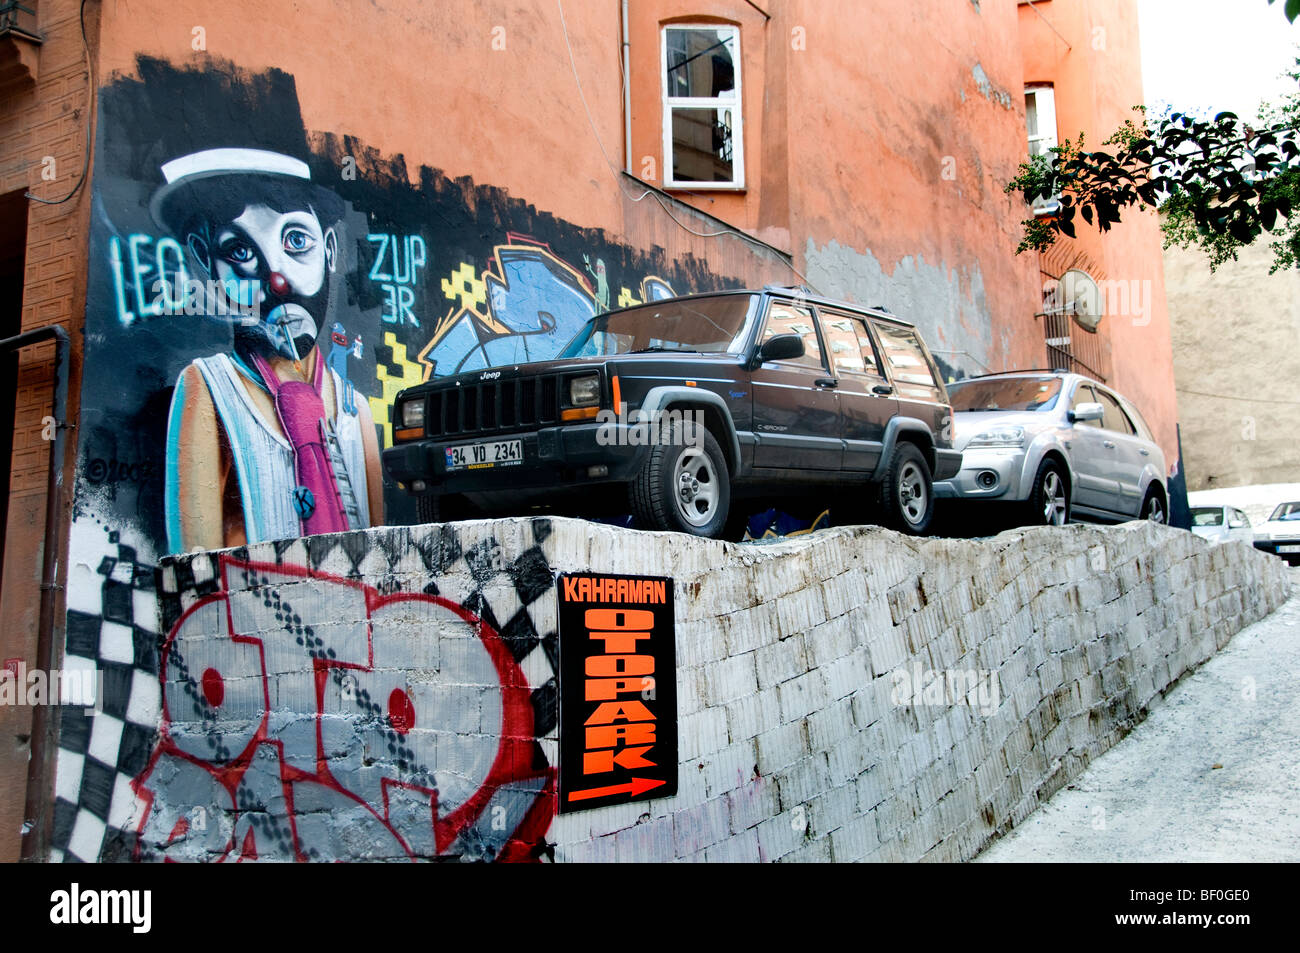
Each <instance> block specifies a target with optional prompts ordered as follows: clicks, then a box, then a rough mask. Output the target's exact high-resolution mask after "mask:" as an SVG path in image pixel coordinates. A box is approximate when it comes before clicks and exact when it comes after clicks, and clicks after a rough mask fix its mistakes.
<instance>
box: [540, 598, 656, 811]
mask: <svg viewBox="0 0 1300 953" xmlns="http://www.w3.org/2000/svg"><path fill="white" fill-rule="evenodd" d="M558 585H559V590H560V592H559V598H560V812H561V813H564V812H566V811H581V810H586V809H588V808H593V807H603V806H605V805H606V804H622V803H624V802H625V801H633V800H637V801H644V800H649V799H650V798H656V797H667V796H668V795H671V794H676V793H677V671H676V652H675V648H676V645H675V642H674V638H675V636H674V633H673V581H672V580H671V579H663V578H658V577H651V576H607V575H598V574H595V573H573V574H571V575H563V576H560V578H559V582H558Z"/></svg>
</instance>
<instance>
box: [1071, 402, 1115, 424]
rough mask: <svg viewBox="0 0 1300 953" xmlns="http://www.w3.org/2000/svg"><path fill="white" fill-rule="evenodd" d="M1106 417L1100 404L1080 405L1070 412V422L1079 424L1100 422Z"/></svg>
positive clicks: (1104, 410) (1104, 409)
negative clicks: (1081, 422) (1085, 421)
mask: <svg viewBox="0 0 1300 953" xmlns="http://www.w3.org/2000/svg"><path fill="white" fill-rule="evenodd" d="M1105 416H1106V408H1105V407H1103V406H1101V404H1080V405H1079V406H1078V407H1075V408H1074V409H1073V410H1072V411H1070V420H1071V421H1072V422H1074V423H1079V422H1080V421H1084V420H1101V418H1102V417H1105Z"/></svg>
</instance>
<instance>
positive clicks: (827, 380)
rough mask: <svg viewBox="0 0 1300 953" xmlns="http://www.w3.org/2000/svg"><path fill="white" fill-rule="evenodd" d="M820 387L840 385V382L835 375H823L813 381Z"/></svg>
mask: <svg viewBox="0 0 1300 953" xmlns="http://www.w3.org/2000/svg"><path fill="white" fill-rule="evenodd" d="M813 383H814V384H816V385H817V386H818V387H839V386H840V382H839V381H837V380H836V379H835V378H833V377H822V378H818V379H817V380H815V381H813Z"/></svg>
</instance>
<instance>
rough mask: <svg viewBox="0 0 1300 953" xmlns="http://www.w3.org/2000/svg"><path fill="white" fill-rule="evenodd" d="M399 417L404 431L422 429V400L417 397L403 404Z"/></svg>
mask: <svg viewBox="0 0 1300 953" xmlns="http://www.w3.org/2000/svg"><path fill="white" fill-rule="evenodd" d="M399 416H400V419H401V421H402V428H403V429H405V430H412V429H414V428H416V427H421V428H422V427H424V398H423V397H417V398H416V399H415V400H408V401H405V402H403V404H402V412H401V414H400V415H399Z"/></svg>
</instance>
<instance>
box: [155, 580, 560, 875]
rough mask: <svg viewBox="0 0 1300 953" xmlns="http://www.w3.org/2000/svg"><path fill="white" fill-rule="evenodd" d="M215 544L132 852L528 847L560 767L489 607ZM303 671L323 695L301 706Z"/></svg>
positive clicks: (179, 632) (491, 854) (532, 846)
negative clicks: (539, 747) (217, 577)
mask: <svg viewBox="0 0 1300 953" xmlns="http://www.w3.org/2000/svg"><path fill="white" fill-rule="evenodd" d="M218 558H219V560H220V574H221V581H222V588H221V591H219V592H217V593H215V594H212V595H209V596H206V597H204V598H202V599H200V600H199V601H198V602H196V603H195V604H194V605H192V606H190V607H189V608H188V609H187V610H186V611H185V612H184V613H183V614H182V616H181V617H180V618H179V619H178V620H177V622H176V624H175V625H174V626H173V627H172V629H171V631H170V632H169V633H168V636H167V639H166V641H165V643H164V646H163V652H162V664H161V667H160V682H161V685H162V697H163V705H162V718H161V727H160V740H159V743H158V744H157V746H156V748H155V749H154V751H153V753H152V755H151V757H150V759H149V762H148V764H147V766H146V767H145V769H144V771H142V772H141V774H140V775H139V777H137V778H136V779H135V780H134V781H133V782H132V789H133V790H134V791H135V793H136V795H137V797H138V798H139V799H140V801H141V802H142V805H143V808H144V810H143V813H142V816H141V819H140V822H139V827H138V833H139V834H140V845H139V847H138V848H137V856H138V857H140V856H142V855H143V853H144V852H146V851H153V850H157V852H158V853H160V854H162V856H163V859H165V860H175V859H183V860H216V861H224V860H227V859H235V860H238V861H250V860H256V859H279V860H295V861H306V860H315V859H321V860H326V859H406V858H409V859H418V858H423V857H430V856H439V855H453V856H455V855H462V856H472V857H475V858H481V859H496V860H529V859H535V858H536V856H537V855H538V853H539V848H540V847H543V846H544V836H545V834H546V831H547V830H548V829H549V827H550V823H551V819H552V817H553V816H554V814H555V779H554V771H553V769H552V768H550V767H549V766H548V765H547V764H546V763H545V761H544V760H542V761H540V762H539V761H538V760H537V759H535V750H536V739H535V737H534V720H533V708H532V704H531V701H530V687H529V685H528V682H527V678H526V677H525V675H524V673H523V670H522V669H521V668H520V666H519V663H518V662H517V661H516V660H515V658H514V656H513V655H512V654H511V652H510V650H509V647H508V646H507V645H506V644H505V642H504V640H503V639H502V638H501V636H500V635H499V634H498V633H497V632H496V631H495V630H494V629H493V628H492V626H490V625H488V624H487V623H486V622H484V621H483V620H482V619H480V618H479V617H478V616H476V615H475V614H474V613H472V612H470V611H468V610H466V609H465V608H463V607H462V606H460V605H457V604H456V603H454V602H452V601H450V600H448V599H445V598H442V597H439V596H433V595H425V594H423V593H398V594H392V595H384V594H382V593H380V592H379V591H378V590H376V589H374V588H373V587H371V586H368V585H365V584H364V583H361V582H358V581H355V580H349V579H344V578H341V577H337V576H332V575H329V574H325V573H320V572H315V571H311V570H308V569H306V568H303V567H297V566H286V565H275V564H266V563H257V562H249V561H244V560H238V559H235V558H232V557H231V556H229V555H221V556H219V557H218ZM294 600H297V601H296V602H294ZM307 617H309V618H307ZM313 620H315V621H313ZM377 630H378V631H377ZM399 633H400V634H399ZM431 651H436V652H438V653H439V655H438V658H437V665H436V667H435V666H432V665H431V662H430V658H429V653H430V652H431ZM489 679H490V680H491V683H492V684H488V681H489ZM300 687H301V688H302V690H303V691H304V692H310V696H311V698H312V700H313V702H314V707H313V708H311V709H307V706H306V705H303V706H300V708H301V710H295V709H294V707H293V704H292V702H293V699H294V698H295V697H302V696H295V694H294V692H295V691H297V690H298V689H299V688H300ZM467 719H468V720H467ZM476 719H477V720H476ZM443 721H446V722H447V724H443ZM308 729H310V730H308ZM489 746H491V747H492V748H493V749H494V750H488V749H489Z"/></svg>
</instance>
